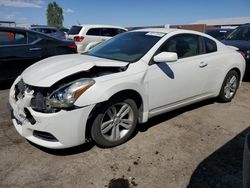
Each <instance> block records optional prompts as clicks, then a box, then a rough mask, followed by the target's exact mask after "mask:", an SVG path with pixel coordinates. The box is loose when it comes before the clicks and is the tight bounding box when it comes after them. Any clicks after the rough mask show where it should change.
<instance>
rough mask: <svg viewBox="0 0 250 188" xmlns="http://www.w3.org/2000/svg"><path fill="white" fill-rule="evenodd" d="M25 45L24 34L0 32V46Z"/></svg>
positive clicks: (25, 38) (25, 37)
mask: <svg viewBox="0 0 250 188" xmlns="http://www.w3.org/2000/svg"><path fill="white" fill-rule="evenodd" d="M12 44H27V36H26V33H19V32H13V31H0V45H12Z"/></svg>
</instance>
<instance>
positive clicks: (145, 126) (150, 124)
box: [29, 99, 215, 156]
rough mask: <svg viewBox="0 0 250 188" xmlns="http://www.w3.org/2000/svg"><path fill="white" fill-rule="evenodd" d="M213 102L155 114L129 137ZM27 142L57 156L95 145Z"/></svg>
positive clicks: (74, 152) (204, 102) (81, 151)
mask: <svg viewBox="0 0 250 188" xmlns="http://www.w3.org/2000/svg"><path fill="white" fill-rule="evenodd" d="M214 102H215V99H209V100H206V101H202V102H199V103H196V104H193V105H190V106H187V107H184V108H182V109H178V110H175V111H172V112H168V113H165V114H162V115H159V116H156V117H154V118H152V119H150V120H149V121H148V122H147V123H145V124H140V125H138V126H137V131H135V134H134V135H133V136H132V138H131V139H133V137H135V136H136V135H137V133H138V131H140V132H145V131H147V130H148V129H149V128H150V127H153V126H156V125H157V124H159V123H162V122H164V121H167V120H169V119H172V118H174V117H176V116H178V115H180V114H182V113H184V112H187V111H190V110H194V109H196V108H199V107H202V106H205V105H209V104H212V103H214ZM29 143H30V144H32V145H33V146H35V147H36V148H38V149H40V150H42V151H44V152H46V153H48V154H52V155H58V156H66V155H75V154H79V153H84V152H87V151H89V150H91V149H92V148H93V147H94V146H95V143H94V142H93V141H91V140H90V141H89V142H87V143H85V144H82V145H80V146H76V147H72V148H67V149H48V148H44V147H41V146H39V145H36V144H34V143H32V142H29ZM103 149H104V148H103Z"/></svg>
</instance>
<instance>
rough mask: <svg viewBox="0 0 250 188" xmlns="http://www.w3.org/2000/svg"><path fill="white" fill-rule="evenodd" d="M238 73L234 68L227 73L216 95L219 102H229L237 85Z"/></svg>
mask: <svg viewBox="0 0 250 188" xmlns="http://www.w3.org/2000/svg"><path fill="white" fill-rule="evenodd" d="M239 81H240V78H239V74H238V73H237V72H236V71H235V70H231V71H230V72H228V73H227V75H226V77H225V79H224V81H223V84H222V86H221V90H220V94H219V96H218V98H219V100H220V101H221V102H230V101H231V100H232V99H233V98H234V96H235V94H236V91H237V89H238V87H239Z"/></svg>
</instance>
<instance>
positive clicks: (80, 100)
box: [9, 29, 245, 149]
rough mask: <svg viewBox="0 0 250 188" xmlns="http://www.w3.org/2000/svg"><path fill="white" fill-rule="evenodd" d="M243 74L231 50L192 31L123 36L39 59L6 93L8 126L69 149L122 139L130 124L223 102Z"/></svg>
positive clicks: (110, 144) (241, 63)
mask: <svg viewBox="0 0 250 188" xmlns="http://www.w3.org/2000/svg"><path fill="white" fill-rule="evenodd" d="M244 71H245V60H244V58H243V56H242V55H241V54H240V53H238V52H237V51H236V50H235V49H234V48H230V47H227V46H225V45H224V44H222V43H220V42H219V41H217V40H216V39H214V38H212V37H210V36H208V35H206V34H204V33H199V32H195V31H186V30H178V29H143V30H137V31H131V32H126V33H122V34H120V35H117V36H115V37H114V38H112V39H110V40H108V41H106V42H104V43H102V44H100V45H98V46H96V47H95V48H93V49H92V50H90V51H89V52H87V53H85V54H75V55H62V56H56V57H50V58H48V59H44V60H42V61H40V62H38V63H36V64H34V65H32V66H30V67H29V68H27V69H26V70H25V71H24V72H23V73H22V75H20V76H19V77H18V78H17V79H16V80H15V82H14V84H13V85H12V87H11V89H10V96H9V102H10V105H11V107H12V109H13V113H12V121H13V124H14V126H15V128H16V130H17V131H18V132H19V133H20V134H21V135H22V136H23V137H25V138H26V139H28V140H30V141H31V142H33V143H36V144H38V145H41V146H43V147H47V148H54V149H58V148H68V147H72V146H76V145H80V144H82V143H84V142H85V141H86V140H88V139H89V138H91V139H93V140H94V141H95V142H96V144H97V145H98V146H101V147H113V146H117V145H119V144H122V143H124V142H125V141H127V140H128V139H129V138H130V137H131V135H132V134H133V132H134V130H135V127H136V124H137V122H140V123H144V122H147V121H148V119H149V118H151V117H153V116H156V115H159V114H162V113H165V112H168V111H171V110H174V109H177V108H180V107H183V106H186V105H189V104H192V103H195V102H198V101H201V100H204V99H208V98H213V97H218V98H219V99H220V100H221V101H222V102H229V101H231V100H232V98H233V97H234V95H235V93H236V91H237V88H238V86H239V84H240V83H241V80H242V77H243V74H244Z"/></svg>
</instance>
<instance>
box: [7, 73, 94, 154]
mask: <svg viewBox="0 0 250 188" xmlns="http://www.w3.org/2000/svg"><path fill="white" fill-rule="evenodd" d="M19 81H20V77H19V78H18V79H17V80H16V81H15V82H14V84H13V85H12V87H11V89H10V96H9V102H10V105H11V108H12V122H13V124H14V126H15V128H16V130H17V131H18V133H19V134H20V135H21V136H23V137H25V138H26V139H28V140H29V141H31V142H33V143H35V144H37V145H40V146H43V147H47V148H52V149H60V148H69V147H73V146H77V145H80V144H82V143H84V142H85V129H86V124H87V119H88V117H89V114H90V112H91V110H92V109H93V108H94V105H89V106H86V107H82V108H77V109H74V110H70V111H66V110H60V111H58V112H55V113H43V112H37V111H35V110H33V109H32V108H31V107H30V101H31V99H32V97H33V95H32V92H26V91H25V92H24V95H23V97H22V98H21V99H16V97H15V85H16V84H17V83H18V82H19Z"/></svg>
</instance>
